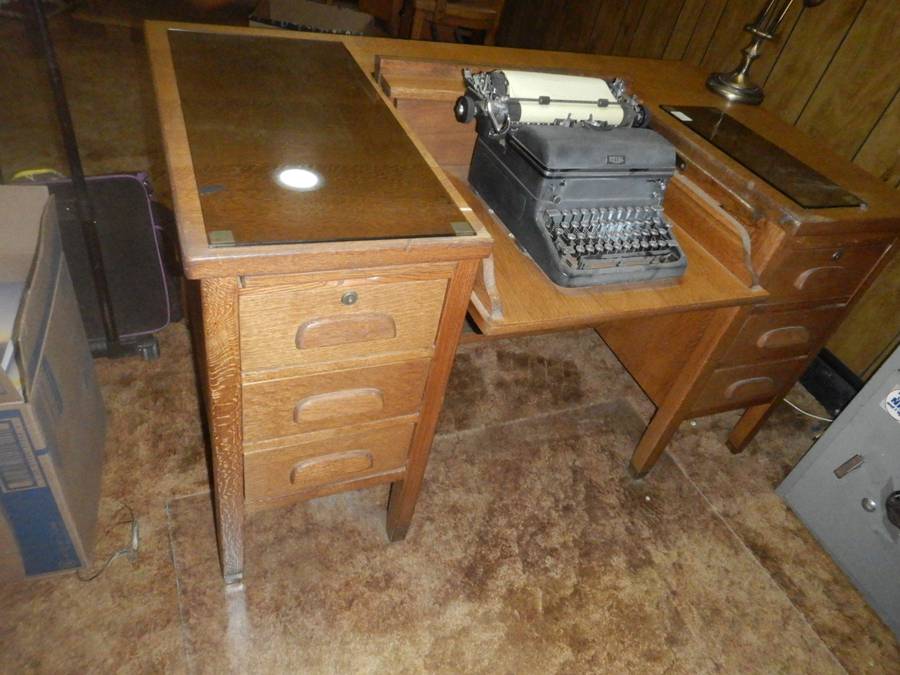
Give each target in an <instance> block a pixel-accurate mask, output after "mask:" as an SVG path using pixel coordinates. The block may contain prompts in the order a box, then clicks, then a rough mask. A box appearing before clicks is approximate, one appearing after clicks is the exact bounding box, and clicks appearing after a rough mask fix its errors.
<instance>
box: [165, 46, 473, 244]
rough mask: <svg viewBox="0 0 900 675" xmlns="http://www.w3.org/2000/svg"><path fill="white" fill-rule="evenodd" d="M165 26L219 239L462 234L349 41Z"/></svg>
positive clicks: (203, 198)
mask: <svg viewBox="0 0 900 675" xmlns="http://www.w3.org/2000/svg"><path fill="white" fill-rule="evenodd" d="M168 37H169V45H170V47H171V53H172V60H173V64H174V70H175V78H176V82H177V86H178V94H179V97H180V101H181V109H182V114H183V116H184V124H185V129H186V132H187V138H188V144H189V148H190V155H191V159H192V161H193V168H194V176H195V178H196V183H197V191H198V194H199V199H200V205H201V208H202V213H203V222H204V225H205V228H206V232H207V235H208V238H209V243H210V245H211V246H231V245H256V244H283V243H301V242H328V241H359V240H369V239H394V238H408V237H432V236H453V235H454V229H453V227H452V225H451V224H452V223H454V222H456V223H459V222H460V221H463V222H464V220H465V219H464V218H463V216H462V214H461V213H460V211H459V209H458V208H457V206H456V205H455V204H454V203H453V201H452V200H451V198H450V196H449V195H448V194H447V192H446V190H445V189H444V187H443V186H442V185H441V182H440V181H439V180H438V178H437V177H436V176H435V175H434V173H433V172H432V171H431V170H430V169H429V167H428V164H427V163H426V161H425V159H424V158H423V157H422V155H421V154H420V153H419V152H418V151H417V149H416V147H415V145H414V144H413V143H412V141H411V140H410V139H409V136H408V135H407V134H406V133H405V132H404V130H403V128H402V127H401V126H400V123H399V122H398V121H397V120H396V119H395V117H394V116H393V115H392V114H391V111H390V110H388V108H387V106H386V105H385V103H384V102H383V101H382V100H381V99H380V97H379V96H378V94H377V93H376V91H375V90H374V89H373V87H372V86H371V84H370V83H369V81H368V80H367V78H366V76H365V75H364V74H363V72H362V71H361V70H360V68H359V66H358V65H357V63H356V61H354V59H353V57H352V56H351V55H350V53H349V52H348V51H347V49H346V48H345V47H344V45H343V44H342V43H341V42H324V41H320V40H316V41H313V40H285V39H281V38H280V37H279V36H278V35H277V34H273V35H272V36H271V37H269V36H265V35H234V34H218V33H211V32H194V31H190V30H173V31H169V33H168ZM285 171H287V172H286V173H284V172H285ZM279 178H281V180H279ZM292 178H294V179H295V180H294V181H293V186H292V187H287V186H285V185H284V184H283V183H284V182H285V181H287V182H291V179H292ZM314 181H316V182H315V184H314V185H313V186H312V187H310V183H312V182H314ZM464 229H467V228H464ZM471 232H472V231H471V230H469V233H471Z"/></svg>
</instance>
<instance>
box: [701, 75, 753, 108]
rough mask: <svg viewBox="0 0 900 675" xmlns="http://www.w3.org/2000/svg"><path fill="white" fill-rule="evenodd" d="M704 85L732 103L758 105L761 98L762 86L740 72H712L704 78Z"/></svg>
mask: <svg viewBox="0 0 900 675" xmlns="http://www.w3.org/2000/svg"><path fill="white" fill-rule="evenodd" d="M706 87H707V89H710V90H711V91H714V92H716V93H717V94H718V95H719V96H724V97H725V98H727V99H728V100H729V101H732V102H733V103H747V104H749V105H759V104H760V103H762V100H763V90H762V87H760V86H759V85H758V84H754V83H753V82H751V81H750V79H749V78H747V76H746V75H744V74H743V73H740V72H732V73H713V74H712V75H710V76H709V79H707V80H706Z"/></svg>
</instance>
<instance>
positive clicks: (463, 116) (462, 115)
mask: <svg viewBox="0 0 900 675" xmlns="http://www.w3.org/2000/svg"><path fill="white" fill-rule="evenodd" d="M453 114H454V115H455V116H456V121H457V122H462V123H463V124H467V123H468V122H471V121H472V120H473V119H475V101H473V100H472V99H471V98H470V97H468V96H460V97H459V98H458V99H456V104H455V105H454V106H453Z"/></svg>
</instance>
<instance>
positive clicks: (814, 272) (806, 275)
mask: <svg viewBox="0 0 900 675" xmlns="http://www.w3.org/2000/svg"><path fill="white" fill-rule="evenodd" d="M846 272H847V268H846V267H843V266H841V265H824V266H822V267H811V268H810V269H808V270H806V271H805V272H802V273H801V274H798V275H797V278H796V279H794V288H796V289H797V290H798V291H802V290H803V289H805V288H807V287H810V286H813V285H814V284H818V283H823V281H824V279H825V278H826V277H831V276H835V275H840V276H843V275H844V274H845V273H846Z"/></svg>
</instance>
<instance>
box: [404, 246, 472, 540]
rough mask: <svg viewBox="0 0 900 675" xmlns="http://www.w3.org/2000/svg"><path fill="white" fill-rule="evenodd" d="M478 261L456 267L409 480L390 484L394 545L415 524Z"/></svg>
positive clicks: (408, 469)
mask: <svg viewBox="0 0 900 675" xmlns="http://www.w3.org/2000/svg"><path fill="white" fill-rule="evenodd" d="M478 262H479V261H478V260H464V261H462V262H460V263H458V264H457V267H456V271H455V273H454V274H453V278H452V279H451V281H450V287H449V288H448V289H447V298H446V301H445V303H444V314H443V316H442V317H441V325H440V327H439V328H438V334H437V340H436V343H435V350H434V359H433V360H432V362H431V370H430V372H429V374H428V383H427V384H426V385H425V396H424V399H423V402H422V408H421V410H422V412H421V413H420V415H419V423H418V424H416V429H415V431H414V432H413V438H412V444H411V445H410V450H409V462H408V464H407V467H406V477H405V478H404V479H403V480H398V481H396V482H394V483H392V484H391V496H390V499H389V501H388V513H387V533H388V538H389V539H390V540H391V541H399V540H401V539H403V538H404V537H406V532H407V530H408V529H409V524H410V522H412V517H413V512H414V511H415V510H416V501H417V500H418V498H419V491H420V490H421V489H422V479H423V477H424V476H425V467H426V466H427V464H428V455H429V454H430V453H431V441H432V440H433V439H434V431H435V429H436V428H437V422H438V417H439V416H440V414H441V406H442V405H443V402H444V392H445V391H446V389H447V380H448V379H449V377H450V371H451V369H452V368H453V360H454V359H455V358H456V347H457V345H458V344H459V335H460V333H461V332H462V326H463V321H465V319H466V310H467V309H468V307H469V298H470V297H471V295H472V286H473V284H474V283H475V273H476V271H477V270H478Z"/></svg>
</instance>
